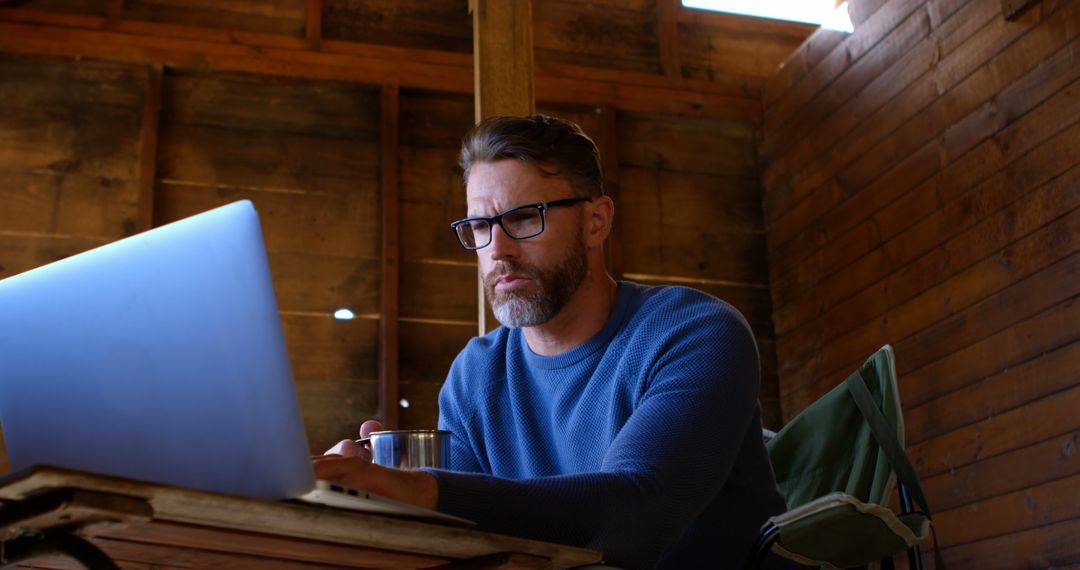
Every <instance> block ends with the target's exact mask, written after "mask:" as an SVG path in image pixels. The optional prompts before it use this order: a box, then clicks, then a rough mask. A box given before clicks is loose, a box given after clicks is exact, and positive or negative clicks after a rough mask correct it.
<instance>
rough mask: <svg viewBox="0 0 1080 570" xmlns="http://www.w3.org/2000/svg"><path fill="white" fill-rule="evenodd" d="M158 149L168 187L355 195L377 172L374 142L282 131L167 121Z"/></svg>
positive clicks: (368, 188)
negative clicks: (353, 193)
mask: <svg viewBox="0 0 1080 570" xmlns="http://www.w3.org/2000/svg"><path fill="white" fill-rule="evenodd" d="M159 148H160V152H159V156H160V159H159V161H158V169H159V175H158V176H159V178H160V180H161V181H162V182H165V183H169V184H205V185H211V187H215V186H224V187H235V188H258V189H263V190H266V191H273V192H279V193H288V194H297V193H308V194H313V193H321V194H326V195H333V194H343V193H346V192H356V191H357V190H356V189H357V187H360V188H361V189H363V190H361V191H372V190H373V189H372V188H371V186H373V185H374V182H375V180H376V175H377V172H378V170H377V164H378V162H377V156H378V146H377V145H376V144H374V143H371V142H367V141H363V140H346V139H337V138H330V137H320V136H312V135H301V134H293V133H287V132H282V131H274V132H270V133H267V132H264V131H258V130H248V129H221V128H215V127H202V126H194V125H183V124H179V123H173V122H170V121H167V120H166V121H164V122H163V124H162V126H161V140H160V142H159ZM372 195H374V192H373V191H372ZM371 209H372V210H374V207H372V208H371Z"/></svg>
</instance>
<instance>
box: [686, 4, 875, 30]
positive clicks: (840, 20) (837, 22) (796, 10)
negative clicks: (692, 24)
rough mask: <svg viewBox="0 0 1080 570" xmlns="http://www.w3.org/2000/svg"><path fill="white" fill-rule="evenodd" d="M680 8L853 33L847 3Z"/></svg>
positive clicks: (721, 5) (688, 6) (693, 6)
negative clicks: (771, 19) (700, 9)
mask: <svg viewBox="0 0 1080 570" xmlns="http://www.w3.org/2000/svg"><path fill="white" fill-rule="evenodd" d="M683 6H686V7H687V8H702V9H705V10H715V11H717V12H731V13H733V14H745V15H747V16H757V17H759V18H773V19H776V20H791V21H793V22H807V23H810V24H820V25H821V26H822V27H824V28H828V29H830V30H839V31H841V32H848V33H851V32H852V31H854V28H853V27H852V26H851V18H849V17H848V12H847V2H844V3H843V4H840V5H839V6H837V5H836V2H835V0H683Z"/></svg>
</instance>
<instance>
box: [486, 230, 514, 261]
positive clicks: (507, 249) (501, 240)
mask: <svg viewBox="0 0 1080 570" xmlns="http://www.w3.org/2000/svg"><path fill="white" fill-rule="evenodd" d="M518 247H519V244H518V240H516V239H514V238H512V237H510V236H508V235H506V232H505V231H503V229H502V226H500V225H499V224H495V226H494V227H492V228H491V243H490V244H488V246H487V247H486V248H485V249H487V250H488V252H487V253H488V255H489V256H491V259H506V258H513V257H517V252H518Z"/></svg>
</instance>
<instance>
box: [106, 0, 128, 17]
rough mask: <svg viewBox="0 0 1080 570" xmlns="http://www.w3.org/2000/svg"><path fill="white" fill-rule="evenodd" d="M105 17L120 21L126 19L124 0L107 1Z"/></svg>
mask: <svg viewBox="0 0 1080 570" xmlns="http://www.w3.org/2000/svg"><path fill="white" fill-rule="evenodd" d="M105 17H106V18H109V19H110V20H119V19H120V18H123V17H124V0H105Z"/></svg>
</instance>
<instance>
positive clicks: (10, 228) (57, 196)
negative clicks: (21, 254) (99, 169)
mask: <svg viewBox="0 0 1080 570" xmlns="http://www.w3.org/2000/svg"><path fill="white" fill-rule="evenodd" d="M0 177H2V178H3V180H4V183H3V184H2V185H0V203H2V204H3V205H4V207H3V208H2V209H0V231H5V232H13V233H17V234H20V233H21V234H29V235H39V234H45V233H56V234H60V235H62V236H82V237H88V238H89V237H97V238H103V239H109V240H111V239H117V238H121V237H126V236H129V235H132V234H134V233H135V228H136V224H135V219H136V215H137V204H138V186H137V184H136V183H135V182H134V181H131V180H118V179H112V178H101V177H96V176H92V175H90V176H87V175H82V174H76V173H71V174H59V173H54V172H49V171H38V172H23V171H18V170H15V171H12V170H7V169H3V168H0Z"/></svg>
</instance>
